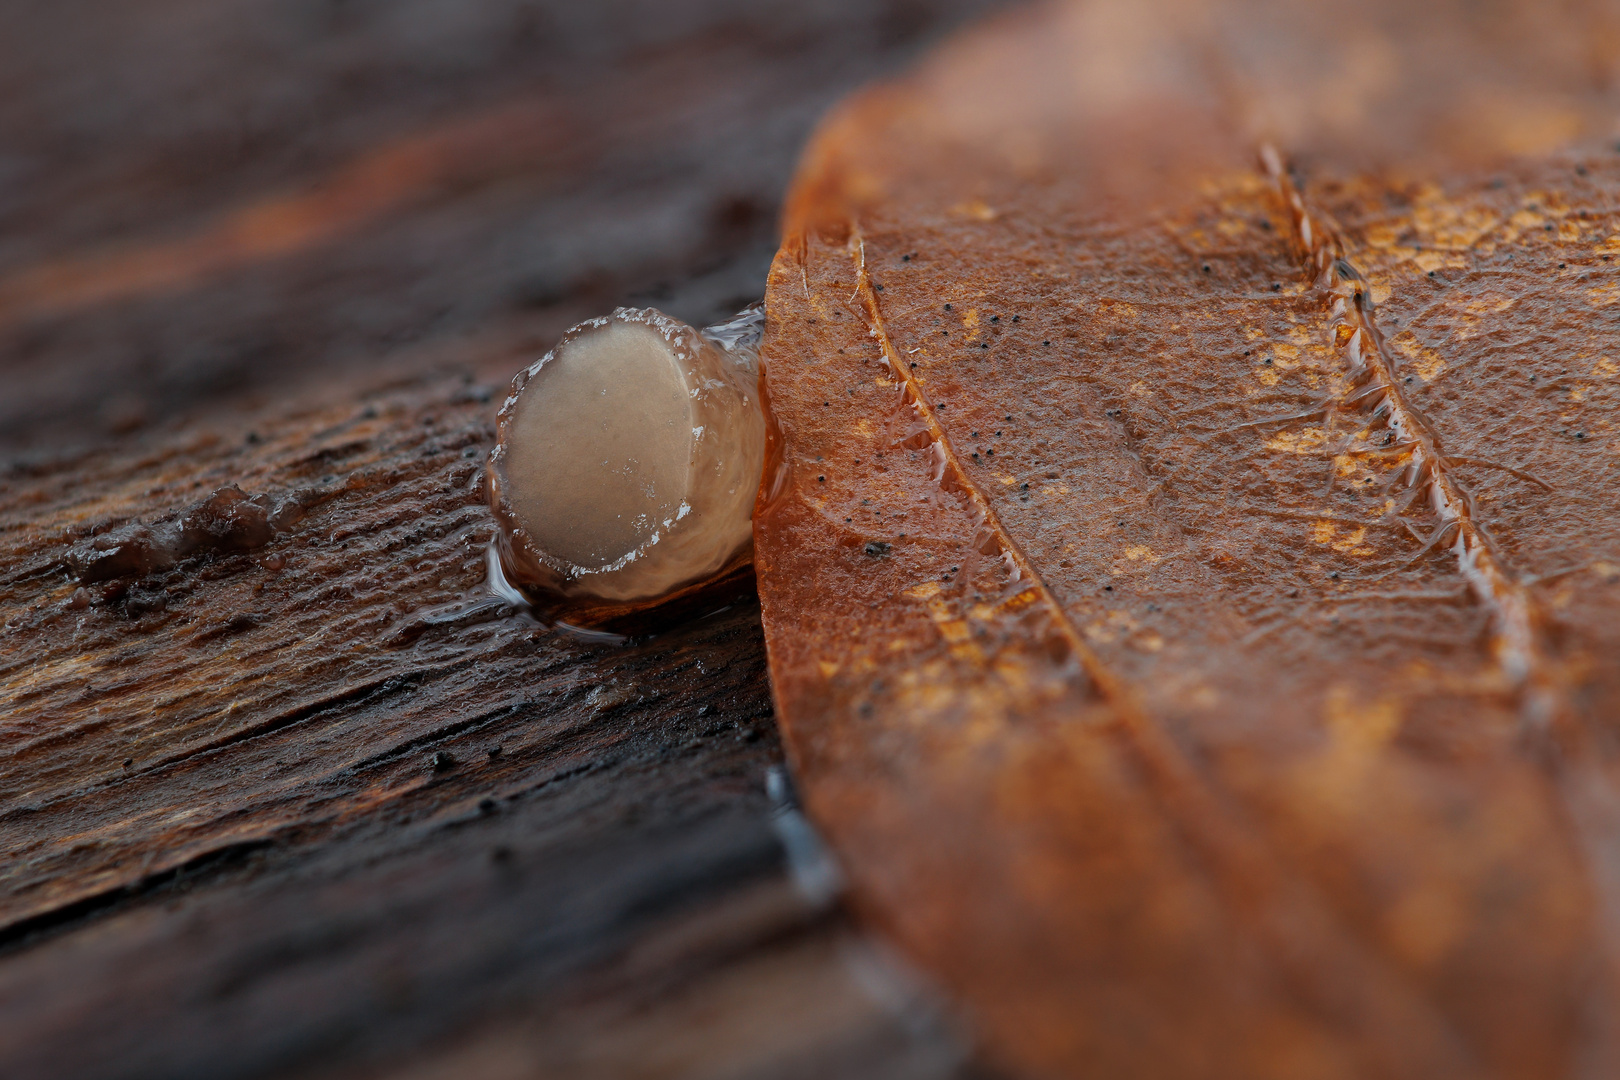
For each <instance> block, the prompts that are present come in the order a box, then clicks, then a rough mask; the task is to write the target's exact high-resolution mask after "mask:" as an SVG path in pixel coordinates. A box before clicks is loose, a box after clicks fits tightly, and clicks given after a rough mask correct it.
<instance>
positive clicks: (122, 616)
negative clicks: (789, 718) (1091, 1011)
mask: <svg viewBox="0 0 1620 1080" xmlns="http://www.w3.org/2000/svg"><path fill="white" fill-rule="evenodd" d="M974 7H975V5H973V4H968V3H963V4H954V5H946V6H943V7H938V8H928V9H922V8H916V7H914V6H911V5H906V4H893V5H887V6H884V5H879V6H876V7H872V6H867V5H850V4H837V3H834V4H828V5H824V6H822V7H819V8H814V9H805V8H802V7H801V6H798V5H777V6H766V7H759V6H757V5H755V6H749V7H748V8H747V10H743V9H741V8H737V7H735V6H732V5H726V4H720V3H715V4H706V5H687V6H683V7H681V8H680V9H679V10H666V6H665V5H649V4H634V3H621V4H616V5H614V4H609V5H590V6H588V7H587V8H581V7H579V6H577V5H543V4H540V5H537V4H521V3H491V4H485V5H479V6H472V5H464V4H426V5H417V6H415V7H412V8H410V9H409V10H406V9H404V8H400V9H395V8H393V7H388V6H380V7H375V8H370V7H365V6H363V5H361V6H355V5H336V4H334V5H330V6H329V7H328V6H321V5H309V6H305V7H284V8H280V9H277V10H276V11H273V12H272V11H270V10H269V9H261V8H259V7H257V6H255V5H248V4H237V5H224V6H221V5H215V4H192V3H184V2H179V0H174V2H167V3H160V4H153V5H145V6H144V7H143V8H141V9H140V11H139V13H138V14H137V13H135V12H133V11H126V10H125V9H123V8H121V7H119V6H118V5H107V6H105V8H104V9H98V11H97V12H95V13H89V12H81V13H79V14H77V15H74V16H72V17H68V16H66V15H65V14H64V13H61V12H53V11H51V10H48V9H46V8H26V9H25V8H12V9H8V10H7V11H6V12H5V13H4V14H3V15H0V20H3V21H4V23H5V25H6V33H4V34H3V35H0V41H4V43H5V44H4V45H0V50H4V52H5V56H6V60H5V63H4V65H3V66H4V68H5V70H6V71H7V72H8V75H7V78H8V80H9V81H8V93H7V94H6V95H4V97H5V102H4V104H0V128H3V130H4V131H5V134H6V143H7V147H8V150H7V154H8V155H10V156H8V157H7V158H6V159H5V161H4V162H0V219H3V221H4V227H5V240H4V243H3V244H0V380H3V382H4V385H5V388H6V392H5V394H4V395H3V401H0V445H3V446H4V447H5V448H6V454H7V458H6V460H5V462H4V464H3V465H0V626H3V632H0V699H3V700H4V707H3V713H0V715H3V717H4V719H3V721H0V754H3V759H0V760H3V761H4V765H3V767H0V845H3V846H0V850H3V851H4V864H3V867H0V1072H3V1073H4V1074H5V1075H6V1076H8V1077H60V1076H70V1075H71V1076H106V1077H114V1076H116V1077H160V1076H161V1077H181V1076H198V1077H203V1076H206V1077H248V1076H280V1075H294V1074H296V1075H312V1074H318V1075H322V1076H333V1077H336V1076H361V1075H363V1076H388V1075H414V1076H434V1075H455V1076H491V1077H500V1076H518V1075H522V1076H529V1075H535V1074H536V1073H542V1074H552V1073H555V1074H558V1075H570V1076H603V1077H610V1076H612V1077H618V1076H672V1077H673V1076H681V1077H686V1076H690V1077H698V1076H704V1077H718V1076H726V1077H745V1076H752V1077H777V1076H806V1077H809V1076H824V1075H847V1076H871V1077H894V1076H916V1077H919V1078H921V1077H929V1078H934V1077H945V1076H954V1075H961V1074H962V1070H963V1069H964V1068H965V1066H964V1065H963V1050H962V1043H961V1041H960V1039H959V1037H958V1035H957V1033H955V1032H954V1031H953V1030H952V1029H950V1028H949V1027H948V1026H945V1025H943V1023H942V1022H941V1021H940V1020H939V1018H938V1012H937V1009H936V1008H935V1007H934V1006H933V1005H931V1004H929V1003H928V1001H927V999H926V997H925V995H922V994H921V992H920V991H918V990H916V989H915V988H911V987H909V986H908V985H907V984H905V983H904V981H903V980H902V981H901V982H895V981H894V980H895V976H894V974H893V972H894V970H895V969H894V968H893V966H892V965H889V964H887V962H886V961H884V960H883V959H882V957H881V955H880V953H879V952H877V951H875V946H873V945H872V944H871V943H870V942H868V941H867V939H865V938H864V937H863V936H862V935H861V934H860V933H858V932H856V931H854V930H852V929H851V927H850V926H849V924H848V922H847V920H846V918H845V916H844V915H843V914H842V912H841V909H840V908H839V907H837V906H836V905H833V906H829V905H828V903H827V901H826V899H825V898H824V897H810V896H808V895H807V894H806V893H804V892H803V891H802V890H800V889H798V888H797V887H796V886H794V884H793V883H792V879H791V875H790V873H789V868H788V866H787V863H786V861H785V855H784V851H783V847H782V843H781V841H780V839H779V834H778V830H777V829H776V828H775V826H774V824H773V823H774V821H775V817H774V815H775V814H777V813H778V812H779V811H780V808H779V807H776V806H774V805H773V803H772V802H771V801H770V799H769V798H768V797H767V795H766V793H765V787H764V784H765V777H766V773H767V771H768V770H769V769H770V768H772V767H773V766H776V765H778V764H779V762H780V749H779V746H778V743H777V739H776V734H775V729H774V722H773V717H772V708H771V701H770V689H769V685H768V682H767V680H766V677H765V670H764V653H763V643H762V639H761V636H760V631H759V624H758V608H757V605H754V604H752V603H748V604H744V605H742V606H740V607H737V608H735V609H733V610H730V611H727V612H724V613H722V614H719V615H716V616H713V617H710V618H708V619H705V620H702V621H700V622H697V623H694V624H692V625H690V626H688V627H685V628H682V629H679V630H675V631H672V632H670V633H668V634H666V635H664V636H662V637H659V638H657V639H655V640H652V641H648V642H644V643H641V644H638V645H633V646H629V647H620V646H609V645H604V644H600V643H592V642H589V641H582V640H578V639H572V638H568V637H561V636H558V635H556V634H554V633H551V632H549V631H545V630H543V629H541V628H539V627H537V626H536V625H535V624H533V623H532V622H531V621H528V620H527V619H525V618H524V617H522V616H521V615H519V614H518V613H516V612H514V611H512V610H510V609H508V608H505V607H502V606H500V605H498V604H493V603H492V602H490V600H489V598H488V597H487V596H486V595H485V594H484V592H483V590H482V582H483V579H484V550H485V545H486V543H487V542H488V539H489V536H490V529H491V527H492V523H491V521H490V516H489V513H488V511H487V509H486V508H485V507H484V504H483V501H482V495H481V492H480V491H479V488H478V474H479V471H480V468H481V466H482V462H483V459H484V456H485V455H486V454H487V452H488V450H489V449H490V446H491V441H492V439H493V419H494V410H495V406H496V405H497V404H498V397H497V395H499V394H500V393H502V392H503V386H504V381H505V379H506V378H507V377H509V375H510V374H511V373H512V372H513V371H515V370H516V369H517V368H518V367H520V366H522V365H523V364H526V363H527V362H529V361H530V360H532V358H533V356H534V354H535V353H536V352H538V351H539V350H541V349H543V348H544V347H545V346H546V345H547V344H548V343H549V340H550V338H552V337H554V336H555V334H556V333H558V332H560V330H561V329H563V328H564V327H565V326H566V325H568V324H569V323H571V322H573V321H575V320H577V319H578V318H581V317H584V316H587V315H593V314H598V313H600V312H601V311H603V310H606V309H608V308H611V307H612V306H613V305H614V304H617V303H623V302H638V303H643V304H646V303H653V304H658V305H660V306H664V307H666V308H667V309H669V310H671V311H672V312H673V313H674V314H676V315H678V316H681V317H685V318H688V319H692V320H696V321H704V320H708V319H712V318H714V317H716V316H719V315H723V314H727V313H729V312H730V311H731V310H734V309H735V307H736V306H739V305H740V304H741V303H743V302H746V301H748V300H750V299H754V298H757V296H758V295H759V293H760V291H761V289H762V287H763V274H764V269H765V266H766V263H767V262H768V259H769V257H770V253H771V251H772V250H773V249H774V246H775V239H776V236H775V232H774V221H773V216H774V210H773V207H774V206H775V203H776V200H777V198H778V196H779V192H780V189H781V187H782V185H783V184H784V183H785V181H786V178H787V174H788V170H789V168H790V166H791V162H792V159H793V157H794V155H795V154H796V153H797V150H798V143H799V141H800V139H801V138H802V136H803V133H804V131H805V130H806V128H807V126H808V124H809V122H810V121H811V119H812V118H813V117H814V116H815V114H816V113H817V112H818V111H819V110H820V109H821V108H823V107H824V106H825V105H826V104H827V103H828V102H830V101H831V100H833V99H834V98H835V97H836V96H837V95H838V94H840V93H841V92H843V90H844V89H845V88H847V87H848V86H850V85H853V84H854V83H855V82H856V81H859V80H861V79H864V78H866V77H868V76H869V75H870V74H872V73H874V72H876V71H879V70H883V69H884V68H886V67H888V66H889V65H892V64H894V63H896V62H898V61H899V60H900V59H901V58H903V57H904V56H905V55H906V54H907V53H908V52H909V51H911V50H912V49H914V48H916V47H917V46H918V45H919V44H920V43H921V42H923V41H925V40H927V39H928V38H930V37H931V36H933V35H935V34H937V33H938V32H939V31H940V30H941V29H942V28H943V27H944V26H945V25H947V24H948V23H950V22H951V21H953V20H956V19H959V18H961V17H962V16H963V15H965V14H966V13H968V12H969V11H970V10H971V9H973V8H974ZM233 485H234V486H236V487H237V488H239V489H240V491H241V492H242V493H243V495H245V496H247V497H248V499H249V500H251V499H252V498H255V497H263V501H264V505H265V508H266V509H265V510H264V511H255V512H260V513H261V518H262V520H261V524H262V525H263V527H262V528H261V527H259V526H257V525H255V526H253V527H251V528H249V527H246V526H244V527H242V528H236V529H235V531H232V529H233V528H235V527H234V526H230V525H229V522H226V521H225V519H226V518H227V517H229V516H230V515H229V514H226V513H225V509H224V508H226V504H227V503H229V502H230V500H232V499H235V498H236V497H235V496H234V495H231V494H229V490H230V488H231V487H232V486H233ZM222 489H223V490H226V491H227V495H226V496H224V497H222V499H221V498H215V494H216V493H217V492H219V491H221V490H222ZM210 500H213V501H212V502H211V501H210ZM253 505H254V504H253V503H251V501H242V502H240V503H238V504H237V506H238V509H239V510H240V511H241V513H248V514H250V511H248V510H245V509H242V508H243V507H252V506H253ZM283 510H284V511H285V513H282V511H283ZM231 513H236V511H231ZM188 515H190V517H189V518H188V517H187V516H188ZM222 515H223V516H222ZM250 516H251V514H250ZM182 519H185V520H189V521H190V522H191V523H192V524H193V525H195V526H196V528H197V529H199V530H201V531H200V532H197V533H196V535H197V536H198V537H201V538H202V539H200V540H199V541H198V543H197V544H195V545H191V546H189V547H187V548H186V550H181V549H180V548H176V549H174V551H172V552H170V553H169V554H168V555H166V556H164V557H163V558H156V559H148V558H146V557H145V556H142V559H141V560H137V561H136V562H135V563H130V564H118V563H117V559H116V558H114V559H112V561H111V562H108V561H105V560H103V561H100V562H97V561H96V560H101V559H102V558H103V556H107V555H108V552H109V550H110V549H112V548H117V547H120V545H124V550H134V549H133V548H128V546H127V544H125V541H127V540H128V539H129V538H130V537H132V536H135V535H136V534H137V533H141V531H142V530H144V531H145V535H146V536H147V537H148V538H150V537H151V536H153V535H159V534H163V533H164V531H165V530H166V529H169V528H170V527H171V526H173V527H175V528H180V524H179V523H181V522H182ZM209 520H211V521H213V522H214V524H215V526H218V527H217V528H215V531H214V532H213V533H211V534H209V533H208V526H207V521H209ZM231 520H237V519H235V518H233V519H231ZM241 520H246V519H245V518H244V519H241ZM221 522H225V524H220V523H221ZM199 523H200V524H199ZM272 523H273V525H272ZM204 534H207V535H204ZM209 537H212V538H211V539H210V538H209ZM98 541H99V542H101V544H102V549H101V550H100V552H99V554H98V553H97V552H96V550H95V547H96V544H97V543H98ZM143 542H144V541H143ZM152 550H156V549H155V548H153V549H152ZM148 553H150V552H148ZM118 557H119V558H121V557H122V556H118ZM92 562H94V563H95V565H96V566H98V567H99V569H97V570H95V571H93V572H90V571H87V570H86V567H87V566H89V565H90V564H91V563H92ZM91 579H94V580H91ZM863 973H864V974H863ZM863 980H864V981H863ZM863 987H864V989H863ZM885 994H887V995H888V996H887V997H885Z"/></svg>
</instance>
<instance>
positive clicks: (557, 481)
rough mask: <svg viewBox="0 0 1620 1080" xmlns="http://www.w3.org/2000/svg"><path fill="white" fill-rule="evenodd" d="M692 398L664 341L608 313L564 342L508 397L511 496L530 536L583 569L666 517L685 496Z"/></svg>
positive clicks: (625, 550)
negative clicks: (603, 321) (595, 326)
mask: <svg viewBox="0 0 1620 1080" xmlns="http://www.w3.org/2000/svg"><path fill="white" fill-rule="evenodd" d="M693 426H694V424H693V402H692V396H691V394H690V393H689V392H688V389H687V383H686V379H685V377H684V376H683V375H682V373H681V370H680V368H679V366H678V364H677V361H676V358H675V356H674V355H673V354H672V352H671V350H670V346H669V343H668V342H666V341H665V340H664V338H663V336H662V335H660V334H659V333H658V332H657V331H656V330H654V329H653V328H652V327H650V326H646V325H644V324H641V323H632V322H620V321H614V322H610V323H609V324H608V325H606V326H604V327H602V328H601V329H599V330H597V331H596V332H594V333H591V334H585V335H581V336H580V337H577V338H574V339H572V340H571V341H568V342H567V343H565V344H563V345H562V346H560V347H559V348H558V349H557V350H556V351H555V352H554V353H553V354H552V357H551V359H550V361H549V362H548V363H546V364H545V365H544V366H543V367H542V368H541V369H540V370H539V371H538V372H536V373H535V375H534V377H533V378H532V379H530V381H529V384H528V385H527V386H526V387H525V388H524V393H523V394H522V396H521V397H520V398H519V400H518V402H517V404H516V406H515V407H514V410H513V414H512V418H511V428H510V438H509V442H508V445H509V447H517V448H520V449H519V450H518V451H517V452H510V453H509V456H508V457H507V460H506V476H507V484H508V491H507V496H508V499H509V505H510V506H511V508H512V510H513V511H514V512H515V513H516V514H517V516H518V518H519V519H520V520H521V521H522V522H523V524H524V526H525V528H526V529H527V530H528V533H529V535H530V536H531V537H532V538H533V540H534V542H535V543H536V544H537V545H538V546H539V547H540V548H541V549H542V550H544V551H546V552H547V553H549V554H550V555H552V556H553V557H554V558H556V559H558V560H561V561H563V562H566V563H569V564H571V565H573V566H576V567H579V568H580V569H583V570H598V569H601V568H603V567H607V566H610V565H612V564H613V563H615V562H618V561H619V560H621V559H623V558H624V557H625V556H626V555H628V554H630V553H631V552H633V551H635V550H636V549H637V548H640V547H641V546H642V545H644V544H646V543H647V541H648V540H650V539H651V538H652V537H653V536H654V534H656V533H658V532H660V531H661V530H665V529H668V528H669V527H670V525H672V524H673V523H674V522H675V520H676V518H677V515H680V514H681V513H682V510H681V507H682V505H683V504H684V503H685V502H686V499H687V494H688V492H687V485H688V482H689V479H690V476H691V469H690V461H691V457H692V442H693V431H692V429H693Z"/></svg>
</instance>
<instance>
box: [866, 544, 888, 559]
mask: <svg viewBox="0 0 1620 1080" xmlns="http://www.w3.org/2000/svg"><path fill="white" fill-rule="evenodd" d="M866 553H867V554H868V555H870V556H871V557H872V558H874V559H881V558H882V557H883V556H885V555H887V554H888V553H889V545H888V544H887V543H885V542H884V541H882V540H869V541H867V544H866Z"/></svg>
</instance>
